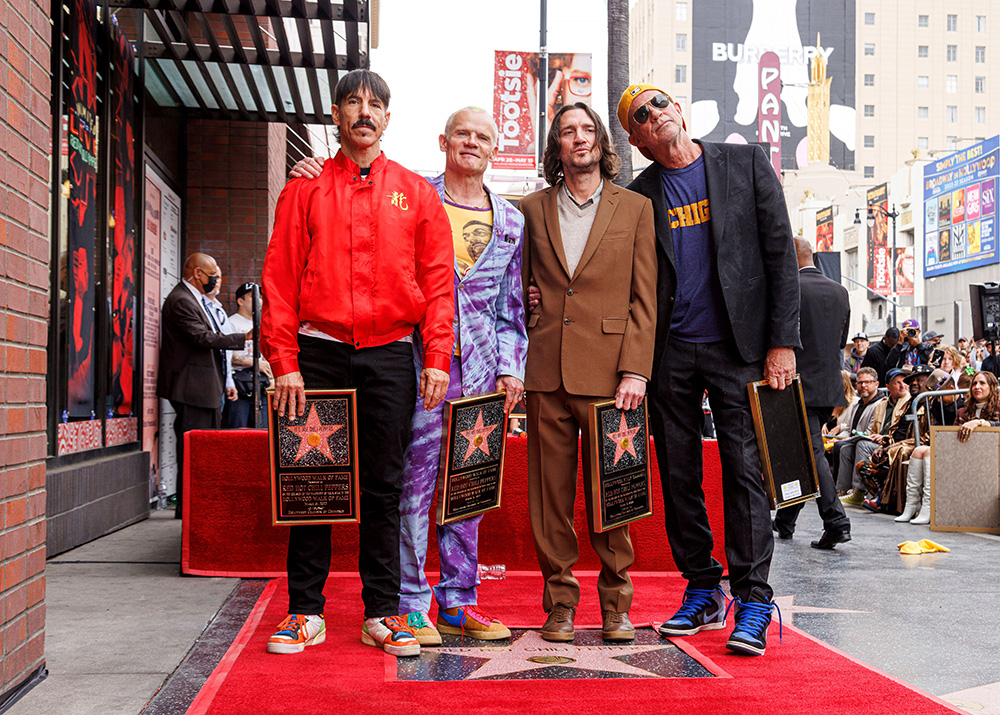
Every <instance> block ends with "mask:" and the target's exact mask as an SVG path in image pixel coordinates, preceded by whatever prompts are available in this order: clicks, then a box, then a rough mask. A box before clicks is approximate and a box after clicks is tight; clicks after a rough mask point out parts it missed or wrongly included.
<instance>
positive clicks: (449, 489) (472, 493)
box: [437, 390, 507, 524]
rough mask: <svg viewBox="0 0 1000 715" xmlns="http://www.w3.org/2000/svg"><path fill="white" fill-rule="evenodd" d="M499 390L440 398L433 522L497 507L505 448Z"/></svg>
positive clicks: (504, 418) (502, 399)
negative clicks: (441, 412)
mask: <svg viewBox="0 0 1000 715" xmlns="http://www.w3.org/2000/svg"><path fill="white" fill-rule="evenodd" d="M506 399H507V393H506V392H504V391H502V390H501V391H498V392H489V393H486V394H483V395H473V396H471V397H460V398H458V399H455V400H446V401H445V405H444V415H443V419H444V429H443V430H442V436H441V439H442V443H441V466H440V469H439V470H438V484H437V487H438V501H437V523H438V524H447V523H449V522H452V521H459V520H460V519H468V518H469V517H471V516H478V515H479V514H485V513H486V512H488V511H492V510H493V509H499V508H500V493H501V490H502V487H503V458H504V452H505V450H506V447H507V416H506V415H505V414H504V409H503V408H504V402H505V400H506Z"/></svg>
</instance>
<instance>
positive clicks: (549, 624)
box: [540, 603, 576, 641]
mask: <svg viewBox="0 0 1000 715" xmlns="http://www.w3.org/2000/svg"><path fill="white" fill-rule="evenodd" d="M575 615H576V607H575V606H566V605H563V604H562V603H557V604H556V605H554V606H553V607H552V610H551V611H549V617H548V618H546V619H545V625H544V626H542V630H541V633H540V635H541V636H542V638H543V639H544V640H547V641H571V640H573V618H574V616H575Z"/></svg>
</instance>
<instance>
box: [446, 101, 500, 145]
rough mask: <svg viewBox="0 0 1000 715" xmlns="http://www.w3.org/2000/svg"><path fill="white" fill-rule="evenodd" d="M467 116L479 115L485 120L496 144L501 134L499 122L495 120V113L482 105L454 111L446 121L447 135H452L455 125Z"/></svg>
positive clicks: (478, 116)
mask: <svg viewBox="0 0 1000 715" xmlns="http://www.w3.org/2000/svg"><path fill="white" fill-rule="evenodd" d="M465 117H477V118H479V119H480V120H481V121H483V122H484V123H485V124H486V125H487V126H488V128H489V132H490V134H491V135H492V138H493V144H494V146H495V145H496V143H497V137H498V136H499V132H498V131H497V124H496V122H494V121H493V115H492V114H490V113H489V112H487V111H486V110H485V109H483V108H482V107H472V106H469V107H462V108H461V109H459V110H456V111H454V112H452V113H451V116H450V117H448V121H447V122H445V124H444V135H445V137H450V136H451V133H452V132H453V131H454V130H455V125H456V124H457V123H458V121H459V120H460V119H463V118H465Z"/></svg>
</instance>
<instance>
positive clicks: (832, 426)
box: [823, 370, 858, 437]
mask: <svg viewBox="0 0 1000 715" xmlns="http://www.w3.org/2000/svg"><path fill="white" fill-rule="evenodd" d="M840 372H841V375H842V376H843V378H844V397H845V398H846V399H847V404H846V405H841V406H838V407H834V408H833V417H831V418H830V421H829V422H827V423H826V425H824V429H823V434H824V435H825V436H827V437H833V436H835V435H837V434H839V433H840V430H841V418H843V419H844V420H850V414H849V411H850V410H851V409H852V408H853V407H854V405H855V404H856V403H857V402H858V397H857V392H856V391H855V389H854V380H853V379H851V372H850V370H841V371H840Z"/></svg>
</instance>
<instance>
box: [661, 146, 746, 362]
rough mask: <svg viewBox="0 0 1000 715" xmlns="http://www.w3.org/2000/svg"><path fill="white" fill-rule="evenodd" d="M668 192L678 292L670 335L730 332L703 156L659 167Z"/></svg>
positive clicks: (696, 339) (688, 337)
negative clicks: (682, 164) (683, 163)
mask: <svg viewBox="0 0 1000 715" xmlns="http://www.w3.org/2000/svg"><path fill="white" fill-rule="evenodd" d="M660 172H661V175H662V177H663V188H664V190H665V191H666V194H667V207H668V208H669V211H668V216H669V218H670V232H671V234H672V237H673V243H674V264H675V265H674V267H675V268H676V269H677V295H676V296H675V300H674V313H673V318H672V319H671V321H670V336H671V337H673V338H677V339H679V340H684V341H685V342H689V343H712V342H716V341H718V340H726V339H727V338H729V337H731V336H732V329H731V328H730V326H729V316H728V315H727V313H726V304H725V302H724V299H723V297H722V286H721V285H720V284H719V271H718V266H717V264H716V256H715V248H714V246H713V245H712V231H711V226H712V224H711V215H710V213H709V207H708V184H707V182H706V181H705V160H704V158H703V157H701V156H699V157H698V158H697V159H695V160H694V161H693V162H691V163H690V164H688V165H687V166H685V167H684V168H682V169H664V168H661V169H660Z"/></svg>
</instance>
